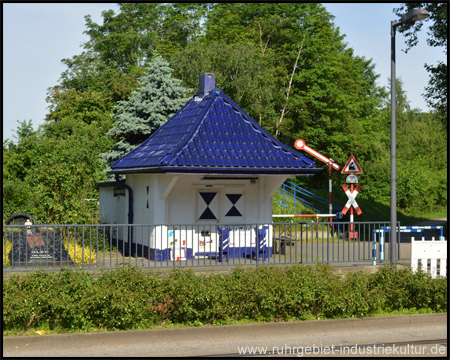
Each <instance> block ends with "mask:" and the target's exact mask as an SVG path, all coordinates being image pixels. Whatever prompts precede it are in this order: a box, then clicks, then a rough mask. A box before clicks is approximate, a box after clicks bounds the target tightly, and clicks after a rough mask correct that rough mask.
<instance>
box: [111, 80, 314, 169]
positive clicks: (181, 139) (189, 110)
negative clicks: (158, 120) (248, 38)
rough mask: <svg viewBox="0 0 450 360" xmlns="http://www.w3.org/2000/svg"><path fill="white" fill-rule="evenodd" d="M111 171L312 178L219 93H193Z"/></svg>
mask: <svg viewBox="0 0 450 360" xmlns="http://www.w3.org/2000/svg"><path fill="white" fill-rule="evenodd" d="M111 169H112V170H111V172H113V173H135V172H160V173H161V172H162V173H165V172H182V173H190V172H191V173H224V174H225V173H226V174H314V173H316V172H317V171H320V170H322V169H317V168H314V162H313V161H312V160H310V159H308V158H306V157H305V156H304V155H302V154H301V153H299V152H297V151H295V150H293V149H291V148H290V147H288V146H286V145H284V144H282V143H281V142H279V141H278V140H277V139H275V138H274V137H272V136H271V135H270V134H269V133H268V132H267V131H266V130H264V129H263V128H262V127H260V126H259V124H258V123H257V122H255V121H254V120H253V119H251V118H250V116H248V114H247V113H245V111H243V110H242V109H241V108H240V107H239V106H238V105H237V104H235V103H234V102H233V101H232V100H230V99H229V98H228V96H226V95H225V94H224V93H223V92H222V91H221V90H219V89H214V90H213V91H211V92H210V93H209V94H208V95H206V96H204V97H203V98H201V97H199V96H198V94H196V95H195V96H194V97H193V98H192V99H190V100H189V101H188V102H187V103H186V104H185V106H183V107H182V108H181V109H180V110H179V111H178V112H177V113H176V114H175V115H174V116H172V117H171V118H170V119H169V120H168V121H167V122H166V123H165V124H164V125H162V126H161V127H160V128H159V129H158V130H157V131H155V133H154V134H153V135H151V136H150V137H149V138H148V139H147V140H145V141H144V142H143V143H142V144H141V145H139V146H138V147H136V148H135V149H133V150H132V151H130V152H129V153H128V154H126V155H124V156H122V157H121V158H120V159H119V160H117V161H116V162H114V163H113V164H112V165H111Z"/></svg>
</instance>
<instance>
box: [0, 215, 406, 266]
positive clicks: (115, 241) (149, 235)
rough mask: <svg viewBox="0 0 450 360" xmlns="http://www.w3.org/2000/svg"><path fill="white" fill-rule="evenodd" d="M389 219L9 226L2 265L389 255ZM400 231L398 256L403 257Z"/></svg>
mask: <svg viewBox="0 0 450 360" xmlns="http://www.w3.org/2000/svg"><path fill="white" fill-rule="evenodd" d="M388 226H389V222H354V223H342V222H339V223H331V222H299V223H270V224H236V225H229V224H214V225H213V224H211V225H204V224H201V225H200V224H197V225H181V224H180V225H137V224H133V225H127V224H124V225H117V224H93V225H29V226H27V225H4V226H3V271H4V272H12V271H33V270H38V269H43V270H59V269H61V268H67V269H78V268H81V269H109V268H115V267H117V266H120V265H122V264H130V265H134V266H138V267H143V268H170V267H209V266H234V265H257V264H268V265H269V264H270V265H276V264H297V263H303V264H308V263H316V262H328V263H367V264H376V263H379V262H383V261H384V260H385V259H389V246H388V244H390V241H391V233H390V232H389V231H385V230H384V229H386V228H387V227H388ZM399 240H400V237H399V236H398V239H397V246H398V250H397V254H398V259H400V241H399Z"/></svg>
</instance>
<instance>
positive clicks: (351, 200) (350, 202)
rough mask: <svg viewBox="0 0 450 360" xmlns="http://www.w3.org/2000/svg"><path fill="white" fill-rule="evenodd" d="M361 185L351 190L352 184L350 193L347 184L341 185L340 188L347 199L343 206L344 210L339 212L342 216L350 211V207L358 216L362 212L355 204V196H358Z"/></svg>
mask: <svg viewBox="0 0 450 360" xmlns="http://www.w3.org/2000/svg"><path fill="white" fill-rule="evenodd" d="M361 187H362V186H361V184H358V185H357V186H356V188H355V190H353V184H352V191H350V190H349V189H348V186H347V184H342V188H343V189H344V191H345V193H346V194H347V197H348V201H347V203H346V204H345V206H344V209H343V210H342V211H341V212H342V214H344V215H345V214H347V211H348V210H349V209H350V207H351V206H353V208H354V209H355V211H356V213H357V214H358V215H361V214H362V211H361V209H360V207H359V205H358V203H357V202H356V200H355V199H356V196H357V195H358V192H359V190H361Z"/></svg>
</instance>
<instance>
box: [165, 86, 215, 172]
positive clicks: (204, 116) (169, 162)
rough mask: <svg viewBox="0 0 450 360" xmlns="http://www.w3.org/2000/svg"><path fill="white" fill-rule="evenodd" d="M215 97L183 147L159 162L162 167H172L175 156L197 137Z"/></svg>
mask: <svg viewBox="0 0 450 360" xmlns="http://www.w3.org/2000/svg"><path fill="white" fill-rule="evenodd" d="M215 90H218V89H213V90H212V91H211V92H210V93H209V94H208V95H206V96H205V97H204V98H203V99H201V100H204V99H205V98H206V97H208V96H210V95H211V94H213V93H215V94H217V95H218V93H217V92H216V91H215ZM196 96H197V94H195V95H194V96H193V97H192V99H191V101H196V100H195V98H196ZM217 97H218V96H216V97H215V98H214V99H213V100H212V101H211V104H210V105H209V107H208V108H207V109H206V111H205V113H204V114H203V116H202V118H201V119H200V120H199V122H198V124H197V127H196V129H195V130H194V131H193V132H192V134H191V136H190V137H189V138H188V139H186V141H185V142H184V144H183V145H180V146H178V151H177V152H176V153H175V152H173V153H169V154H167V155H166V156H165V157H164V159H163V160H162V161H161V164H162V165H166V166H170V165H172V161H174V160H176V158H177V156H178V155H179V154H181V152H182V151H183V150H184V149H186V147H187V146H188V145H189V143H190V142H191V140H192V139H193V138H195V136H196V135H197V133H198V131H199V129H200V126H201V125H202V124H203V122H204V121H205V118H206V116H207V115H208V114H209V112H210V110H211V108H212V106H213V105H214V102H215V101H216V99H217ZM189 102H190V101H189ZM189 102H188V103H189Z"/></svg>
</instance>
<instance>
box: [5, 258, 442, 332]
mask: <svg viewBox="0 0 450 360" xmlns="http://www.w3.org/2000/svg"><path fill="white" fill-rule="evenodd" d="M404 309H428V310H431V311H433V312H445V311H446V309H447V282H446V279H445V278H437V279H433V278H431V277H430V276H428V275H426V274H425V273H423V272H420V271H419V272H417V273H413V272H412V271H411V270H410V269H395V268H393V267H391V266H385V267H382V268H381V269H380V270H379V271H378V272H376V273H373V274H366V273H363V272H357V273H349V274H346V275H345V276H342V275H339V274H334V273H333V272H332V270H331V267H330V266H328V265H323V264H317V265H316V266H315V267H311V266H303V265H295V266H291V267H288V268H282V267H271V266H267V267H257V268H251V269H242V268H237V269H235V270H233V271H232V272H231V273H228V274H210V275H202V274H195V273H194V272H193V271H192V270H178V271H173V272H171V273H169V274H168V275H167V274H150V273H147V272H145V271H144V270H141V269H137V268H134V267H131V266H127V267H124V268H120V269H117V270H114V271H104V272H102V273H101V274H100V275H98V276H93V275H91V274H89V273H86V272H83V271H82V270H80V271H69V270H65V271H60V272H55V273H49V272H35V273H30V274H22V275H20V276H14V277H12V278H10V279H5V280H4V282H3V329H4V331H8V330H18V331H22V330H27V329H48V330H57V331H61V332H64V331H87V330H93V329H106V330H127V329H142V328H149V327H152V326H158V325H168V324H182V325H195V326H198V325H203V324H225V323H229V322H230V321H242V320H250V321H286V320H304V319H318V318H319V319H335V318H347V317H363V316H368V315H370V314H374V313H377V312H389V311H396V310H404Z"/></svg>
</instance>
